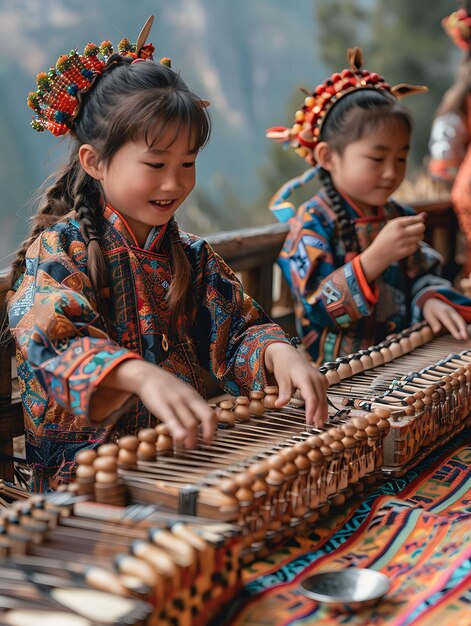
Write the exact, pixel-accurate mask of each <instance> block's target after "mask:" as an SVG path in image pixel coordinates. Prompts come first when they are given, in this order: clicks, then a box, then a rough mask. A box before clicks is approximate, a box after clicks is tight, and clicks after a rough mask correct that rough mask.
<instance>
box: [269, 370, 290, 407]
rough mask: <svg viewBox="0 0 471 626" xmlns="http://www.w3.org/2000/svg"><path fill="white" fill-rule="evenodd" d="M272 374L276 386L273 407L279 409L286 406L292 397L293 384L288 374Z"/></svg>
mask: <svg viewBox="0 0 471 626" xmlns="http://www.w3.org/2000/svg"><path fill="white" fill-rule="evenodd" d="M273 374H274V376H275V380H276V382H277V385H278V399H277V401H276V402H275V406H276V407H277V408H281V407H282V406H285V404H288V402H289V401H290V400H291V398H292V397H293V384H292V380H291V377H290V376H289V374H288V373H285V372H283V374H280V373H279V372H273Z"/></svg>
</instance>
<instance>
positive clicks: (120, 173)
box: [97, 125, 197, 245]
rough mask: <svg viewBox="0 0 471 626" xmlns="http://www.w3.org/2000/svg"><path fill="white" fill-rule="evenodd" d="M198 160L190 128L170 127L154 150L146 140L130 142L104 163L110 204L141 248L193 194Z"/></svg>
mask: <svg viewBox="0 0 471 626" xmlns="http://www.w3.org/2000/svg"><path fill="white" fill-rule="evenodd" d="M196 156H197V153H196V151H195V149H194V142H193V141H192V134H191V130H190V128H189V127H187V126H181V127H180V128H177V127H176V126H175V125H169V127H168V129H167V131H166V132H165V133H164V134H163V136H161V137H159V139H158V141H154V142H153V144H152V145H151V146H149V145H148V144H147V143H146V141H145V139H144V138H142V139H138V140H136V141H128V142H127V143H125V144H124V145H123V146H122V147H121V148H120V149H119V150H118V151H117V152H116V153H115V154H114V155H113V157H112V158H111V159H110V161H109V162H106V163H105V162H101V163H99V164H98V170H99V176H97V178H99V179H100V183H101V186H102V188H103V192H104V196H105V199H106V202H107V203H108V204H110V205H111V206H112V207H113V208H114V209H116V211H118V212H119V213H120V214H121V215H122V216H123V217H124V218H125V219H126V221H127V222H128V224H129V226H130V227H131V229H132V231H133V233H134V235H135V237H136V239H137V241H138V242H139V244H140V245H144V242H145V241H146V239H147V236H148V234H149V233H150V231H151V230H152V228H153V227H154V226H161V225H162V224H165V223H167V222H168V221H169V220H170V218H171V217H172V215H173V214H174V213H175V211H176V210H177V209H178V207H179V206H180V205H181V204H182V202H183V201H184V200H185V199H186V198H187V196H188V195H189V194H190V192H191V191H192V189H193V187H194V186H195V160H196Z"/></svg>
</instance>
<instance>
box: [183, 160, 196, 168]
mask: <svg viewBox="0 0 471 626" xmlns="http://www.w3.org/2000/svg"><path fill="white" fill-rule="evenodd" d="M183 167H187V168H190V167H195V161H188V163H183Z"/></svg>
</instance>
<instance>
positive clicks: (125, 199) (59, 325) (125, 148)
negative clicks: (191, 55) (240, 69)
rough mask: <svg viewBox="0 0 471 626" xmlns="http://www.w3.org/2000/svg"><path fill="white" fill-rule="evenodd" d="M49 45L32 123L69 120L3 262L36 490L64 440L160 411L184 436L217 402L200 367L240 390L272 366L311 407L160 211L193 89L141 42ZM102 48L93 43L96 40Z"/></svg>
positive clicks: (192, 106) (86, 439)
mask: <svg viewBox="0 0 471 626" xmlns="http://www.w3.org/2000/svg"><path fill="white" fill-rule="evenodd" d="M149 29H150V24H149V23H148V24H147V25H146V27H145V28H144V29H143V33H141V35H140V36H139V39H138V42H137V44H136V46H135V47H134V46H132V45H131V44H129V42H128V41H123V42H121V44H120V46H119V51H118V52H117V53H113V50H112V46H111V44H110V43H109V42H105V43H104V44H102V46H101V47H100V51H99V50H98V47H97V46H94V45H93V44H89V45H88V46H87V47H86V49H85V51H84V54H83V55H79V54H77V53H76V52H74V51H72V52H71V53H70V55H68V56H67V57H61V58H60V59H59V61H58V63H57V65H56V68H55V69H51V70H50V72H49V74H48V75H45V74H41V75H39V79H38V83H39V84H38V91H37V92H35V93H33V94H31V95H30V97H29V103H30V106H31V107H32V108H33V109H34V110H35V112H36V113H37V117H36V119H35V120H34V121H33V125H34V127H35V128H36V129H38V130H44V129H46V130H50V131H52V132H53V133H54V134H56V135H62V134H70V135H71V136H72V150H71V155H70V159H69V162H68V163H67V165H66V166H65V167H64V169H63V170H62V171H61V172H59V173H58V175H57V178H56V181H55V182H54V184H53V185H52V186H51V187H50V188H49V189H48V190H47V192H46V193H45V196H44V200H43V203H42V205H41V206H40V207H39V210H38V213H37V215H36V217H35V219H34V226H33V229H32V232H31V235H30V237H29V238H28V239H27V241H25V243H24V244H23V246H22V248H21V250H20V251H19V253H18V256H17V259H16V261H15V263H14V264H13V268H12V273H11V280H12V289H13V293H12V296H11V299H10V301H9V322H10V327H11V330H12V333H13V335H14V337H15V340H16V342H17V346H18V351H17V355H18V357H17V358H18V377H19V381H20V386H21V392H22V398H23V405H24V415H25V430H26V453H27V459H28V461H29V463H30V465H31V467H32V470H33V484H32V488H33V489H34V490H41V491H43V490H47V489H51V488H56V487H57V486H58V485H59V484H60V483H62V482H67V481H68V480H70V478H71V477H72V476H73V473H74V468H75V465H74V458H75V455H76V453H77V452H78V451H79V450H81V449H83V448H89V447H96V446H98V445H99V444H101V443H103V442H105V441H107V440H110V438H112V437H114V436H115V435H117V434H124V433H129V434H134V433H136V431H137V430H138V429H141V428H145V427H148V426H152V425H153V424H155V423H156V422H157V419H156V418H158V419H159V420H161V421H163V422H164V423H166V424H167V425H168V427H169V429H170V432H171V435H172V436H173V438H174V440H176V441H177V442H179V443H183V444H185V445H187V446H193V445H194V444H195V442H196V438H197V430H198V427H199V425H201V426H202V430H203V436H204V438H205V439H208V440H209V439H211V438H212V436H213V434H214V428H215V425H216V424H215V418H214V414H213V411H212V410H211V409H210V407H209V405H208V404H207V403H206V402H205V401H204V400H203V398H202V395H204V385H203V382H202V376H201V372H202V368H205V369H208V370H209V372H210V373H211V374H212V376H213V377H214V378H216V379H217V380H218V381H219V382H220V383H221V384H222V385H223V386H224V387H225V389H226V390H228V391H230V392H232V393H234V394H235V395H238V394H240V393H243V394H247V393H248V392H249V391H250V390H251V389H258V388H260V387H263V386H264V384H266V382H267V378H273V379H274V380H275V381H276V382H277V384H278V386H279V388H280V396H279V399H278V404H277V406H282V405H283V404H285V403H286V402H287V401H288V400H289V399H290V397H291V395H292V391H293V388H299V389H300V391H301V393H302V395H303V397H304V399H305V400H306V418H307V421H308V422H309V423H317V424H321V423H322V422H323V420H324V419H325V416H326V414H327V410H326V406H327V405H326V399H325V392H324V387H323V383H322V377H321V376H320V374H319V373H318V372H317V371H316V370H314V368H312V367H310V365H309V364H308V363H307V362H306V361H305V360H304V359H303V358H302V357H301V356H300V355H299V354H298V352H297V351H296V350H295V348H294V347H293V346H292V345H291V344H290V342H289V341H288V340H287V339H286V337H285V334H284V333H283V332H282V330H281V328H279V327H278V326H277V325H275V324H273V323H272V322H271V320H270V319H268V317H267V316H266V315H265V314H264V312H263V311H262V310H261V309H260V307H259V306H258V305H257V304H256V303H255V302H254V301H253V300H252V299H251V298H250V297H249V296H248V295H246V294H244V292H243V290H242V286H241V284H240V283H239V281H238V280H237V278H236V277H235V275H234V274H233V273H232V272H231V271H230V269H229V268H228V267H227V266H226V265H225V264H224V262H223V261H222V260H221V259H220V258H219V257H218V256H217V255H216V254H215V253H214V252H213V250H212V249H211V248H210V246H209V245H208V244H207V243H206V242H205V241H204V240H202V239H199V238H197V237H195V236H193V235H189V234H186V233H183V232H181V231H180V230H179V229H178V227H177V224H176V222H175V219H174V213H175V211H176V210H177V208H178V207H179V206H180V205H181V203H182V202H183V201H184V200H185V198H186V197H187V196H188V194H189V193H190V192H191V190H192V189H193V186H194V183H195V160H196V157H197V155H198V152H199V150H200V149H201V148H202V147H203V146H204V145H205V143H206V141H207V139H208V136H209V119H208V116H207V113H206V106H207V102H205V101H202V100H201V99H200V98H198V97H197V96H196V95H195V94H193V93H192V92H191V91H190V90H189V89H188V87H187V86H186V85H185V83H184V82H183V80H182V79H181V77H180V75H179V74H177V73H176V72H174V71H173V70H172V69H171V68H170V67H169V66H168V60H165V61H163V62H161V63H160V64H159V63H155V62H153V60H152V52H153V46H152V45H151V44H147V45H144V42H145V39H146V37H147V35H148V32H149ZM100 52H101V54H100Z"/></svg>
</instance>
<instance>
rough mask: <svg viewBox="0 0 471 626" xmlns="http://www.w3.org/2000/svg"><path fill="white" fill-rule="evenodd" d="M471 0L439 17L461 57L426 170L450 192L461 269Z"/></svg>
mask: <svg viewBox="0 0 471 626" xmlns="http://www.w3.org/2000/svg"><path fill="white" fill-rule="evenodd" d="M470 4H471V3H470V2H464V3H463V6H462V7H461V8H460V9H458V10H457V11H454V12H453V13H451V14H450V15H449V16H448V17H446V18H444V19H443V21H442V24H443V27H444V29H445V31H446V32H447V34H448V35H449V36H450V37H451V39H452V40H453V42H454V43H455V44H456V45H457V46H458V48H460V50H462V52H463V57H462V59H461V63H460V66H459V68H458V72H457V75H456V78H455V81H454V83H453V84H452V85H451V87H450V88H449V89H448V90H447V91H446V92H445V94H444V95H443V98H442V100H441V102H440V105H439V107H438V109H437V112H436V114H435V117H434V120H433V123H432V129H431V132H430V140H429V156H430V158H429V162H428V173H429V175H430V176H431V177H432V179H433V180H434V181H437V182H439V183H441V184H442V185H443V186H444V187H445V189H448V190H449V192H450V197H451V201H452V204H453V208H454V210H455V213H456V216H457V218H458V221H459V225H460V230H461V233H462V234H463V236H464V247H465V254H464V263H463V273H464V274H465V275H468V274H469V273H470V272H471V151H470V150H469V145H470V139H471V15H470Z"/></svg>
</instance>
